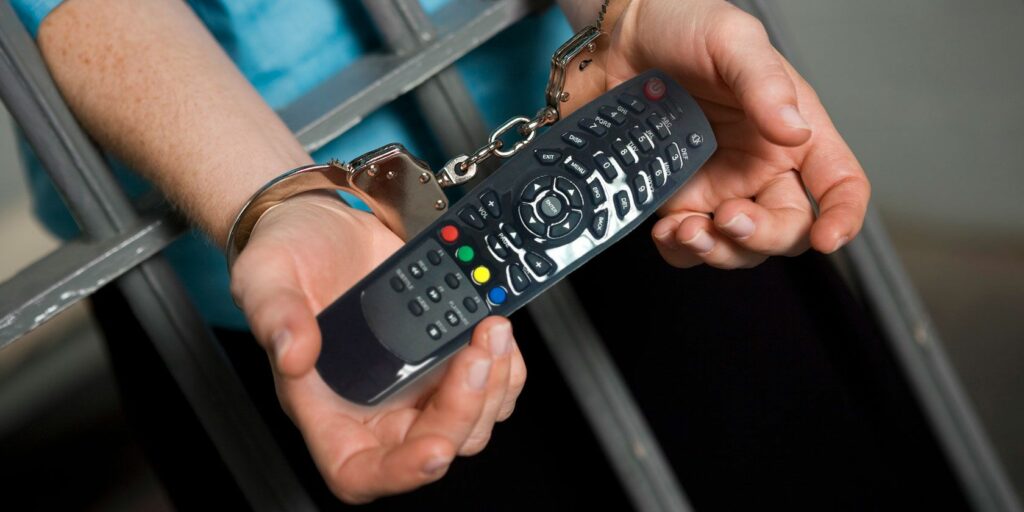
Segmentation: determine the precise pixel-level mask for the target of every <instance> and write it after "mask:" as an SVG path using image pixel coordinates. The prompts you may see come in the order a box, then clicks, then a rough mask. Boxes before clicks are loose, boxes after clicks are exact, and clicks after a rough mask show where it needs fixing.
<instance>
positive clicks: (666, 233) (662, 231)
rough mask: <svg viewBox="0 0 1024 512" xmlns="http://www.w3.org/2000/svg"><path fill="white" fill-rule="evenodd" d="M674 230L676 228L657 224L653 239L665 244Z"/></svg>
mask: <svg viewBox="0 0 1024 512" xmlns="http://www.w3.org/2000/svg"><path fill="white" fill-rule="evenodd" d="M675 230H676V226H674V225H668V226H662V225H661V224H659V225H657V226H654V238H657V239H658V241H659V242H667V241H668V240H669V237H670V236H672V232H673V231H675Z"/></svg>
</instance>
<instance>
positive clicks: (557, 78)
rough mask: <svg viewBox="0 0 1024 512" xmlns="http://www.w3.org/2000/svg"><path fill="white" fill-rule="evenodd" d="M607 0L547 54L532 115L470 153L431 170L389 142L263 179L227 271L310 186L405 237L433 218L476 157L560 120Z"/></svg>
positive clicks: (241, 221) (231, 247) (498, 151)
mask: <svg viewBox="0 0 1024 512" xmlns="http://www.w3.org/2000/svg"><path fill="white" fill-rule="evenodd" d="M608 4H609V1H608V0H605V1H604V2H603V4H602V6H601V10H600V14H599V15H598V18H597V21H596V22H595V23H594V24H592V25H588V26H586V27H584V28H583V29H582V30H580V31H579V32H577V33H576V34H575V35H574V36H573V37H572V38H570V39H569V40H568V41H566V42H565V43H564V44H562V46H560V47H559V48H558V49H557V50H556V51H555V53H554V54H553V55H552V56H551V72H550V75H549V78H548V85H547V88H546V89H545V99H546V103H547V105H546V106H545V107H543V108H542V109H540V111H538V112H537V114H536V115H535V116H534V117H533V118H532V119H531V118H528V117H525V116H516V117H513V118H511V119H509V120H508V121H506V122H505V123H503V124H502V125H501V126H499V127H498V128H497V129H495V130H494V132H492V133H491V135H490V136H489V137H488V139H487V144H485V145H484V146H482V147H481V148H479V149H478V150H477V151H475V152H474V153H472V154H467V155H459V156H457V157H455V158H453V159H451V160H450V161H448V163H447V164H445V165H444V167H442V168H441V170H440V171H439V172H438V173H437V174H436V175H435V174H434V173H433V172H431V170H430V167H429V166H428V165H427V163H426V162H424V161H422V160H420V159H418V158H416V157H415V156H413V155H412V154H411V153H410V152H409V151H408V150H406V149H405V147H404V146H402V145H401V144H397V143H394V144H388V145H386V146H383V147H380V148H377V149H375V150H373V151H370V152H368V153H365V154H363V155H361V156H359V157H357V158H356V159H355V160H352V161H351V162H349V163H343V162H339V161H337V160H332V161H330V162H328V163H326V164H313V165H306V166H302V167H298V168H295V169H292V170H290V171H288V172H286V173H284V174H282V175H280V176H278V177H277V178H275V179H273V180H271V181H270V182H268V183H267V184H266V185H264V186H263V187H261V188H260V189H259V190H258V191H256V193H255V194H253V195H252V197H250V198H249V200H248V201H246V203H245V204H244V205H243V206H242V209H241V210H240V211H239V212H238V215H237V216H236V217H235V221H234V223H233V224H232V225H231V230H230V231H229V233H228V240H227V264H228V271H229V272H230V270H231V267H232V266H233V265H234V262H235V260H236V259H237V258H238V255H239V254H240V253H241V252H242V249H244V248H245V246H246V244H247V243H248V241H249V237H250V236H251V235H252V232H253V229H254V228H255V227H256V224H257V223H258V222H259V220H260V218H262V216H263V215H264V214H265V213H267V211H269V210H270V209H271V208H273V207H275V206H277V205H279V204H281V203H283V202H284V201H285V200H287V199H288V198H291V197H294V196H296V195H299V194H302V193H305V192H310V191H314V190H333V191H336V192H337V191H340V192H347V193H349V194H352V195H353V196H355V197H356V198H358V199H360V200H361V201H363V202H364V203H366V204H367V206H369V207H370V210H371V212H372V213H373V214H374V215H376V216H377V218H378V219H380V221H381V222H382V223H383V224H384V225H385V226H387V227H388V229H390V230H391V231H393V232H394V233H395V234H396V235H398V236H399V238H401V239H402V240H408V239H410V238H412V237H413V236H415V235H416V234H418V233H419V232H420V231H422V230H423V229H424V228H426V227H427V226H428V225H430V223H431V222H433V221H434V220H435V219H436V218H437V217H438V216H440V215H441V214H443V213H444V212H445V211H446V210H447V209H448V198H447V196H445V194H444V191H443V190H442V189H443V188H447V187H451V186H456V185H461V184H463V183H465V182H467V181H469V180H470V179H472V178H473V177H474V176H475V175H476V170H477V164H479V163H480V162H482V161H483V160H485V159H487V158H488V157H490V156H491V155H497V156H499V157H501V158H508V157H511V156H512V155H514V154H516V153H517V152H519V151H520V150H521V149H522V148H523V147H525V146H526V145H528V144H529V143H530V142H531V141H533V139H534V137H536V135H537V130H538V129H540V128H541V127H543V126H547V125H549V124H552V123H554V122H555V121H557V120H558V119H559V118H560V116H561V107H562V104H563V103H566V102H568V101H569V100H570V95H569V93H568V92H567V84H568V83H570V82H574V81H575V80H578V79H579V77H580V75H581V74H582V71H583V70H584V69H586V67H587V65H588V64H589V62H590V61H589V60H587V59H581V60H580V62H579V65H578V66H576V67H575V69H576V70H577V71H576V72H573V67H570V64H572V63H573V62H574V61H576V60H577V59H578V58H579V57H580V56H581V55H583V54H584V52H587V53H593V52H595V51H597V49H598V44H600V42H599V39H600V37H601V35H602V34H604V32H603V31H602V29H601V25H602V23H603V21H604V17H605V12H606V11H607V9H608ZM513 128H516V129H517V131H518V133H519V135H521V136H522V137H523V138H522V139H520V140H518V141H516V142H515V143H513V144H512V146H511V147H510V148H508V149H504V145H505V144H504V142H502V140H501V137H502V136H503V135H505V134H506V133H507V132H509V131H510V130H512V129H513Z"/></svg>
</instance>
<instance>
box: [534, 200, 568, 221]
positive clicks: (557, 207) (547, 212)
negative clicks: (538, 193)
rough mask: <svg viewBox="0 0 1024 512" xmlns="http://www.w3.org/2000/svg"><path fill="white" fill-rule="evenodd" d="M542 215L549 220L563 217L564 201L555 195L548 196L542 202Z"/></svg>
mask: <svg viewBox="0 0 1024 512" xmlns="http://www.w3.org/2000/svg"><path fill="white" fill-rule="evenodd" d="M539 209H540V213H541V215H543V216H544V217H547V218H548V219H552V220H553V219H557V218H558V217H560V216H561V215H562V210H564V209H565V205H564V204H563V203H562V200H561V199H559V197H558V196H556V195H554V194H548V195H547V197H545V198H544V199H541V201H540V208H539Z"/></svg>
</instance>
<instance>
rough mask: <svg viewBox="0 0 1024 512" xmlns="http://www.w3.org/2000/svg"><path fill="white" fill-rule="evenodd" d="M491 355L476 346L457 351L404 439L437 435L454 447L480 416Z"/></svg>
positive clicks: (462, 442) (484, 400)
mask: <svg viewBox="0 0 1024 512" xmlns="http://www.w3.org/2000/svg"><path fill="white" fill-rule="evenodd" d="M491 366H492V363H491V356H490V354H489V353H488V352H487V351H486V350H484V349H483V348H480V347H478V346H468V347H466V348H464V349H462V351H461V352H459V353H458V354H457V355H456V356H455V358H454V360H453V361H452V362H451V364H450V365H449V366H448V368H447V372H446V374H445V376H444V378H443V379H442V380H441V383H440V384H439V385H438V387H437V390H436V391H434V394H433V395H432V396H431V397H430V399H429V400H427V402H426V404H424V406H423V412H422V413H420V416H419V418H418V419H417V420H416V422H415V423H414V424H413V425H412V427H410V428H409V433H408V434H407V436H406V439H407V440H414V439H418V438H420V437H424V436H441V437H444V438H446V439H448V441H449V442H450V443H451V444H452V446H453V447H455V449H456V450H457V449H458V448H459V447H461V446H462V445H463V444H464V443H465V442H466V439H468V438H469V435H470V433H472V432H473V427H474V426H475V425H476V423H477V421H478V420H479V419H480V415H481V413H482V412H483V409H484V405H485V403H486V399H487V383H488V380H489V378H490V373H491Z"/></svg>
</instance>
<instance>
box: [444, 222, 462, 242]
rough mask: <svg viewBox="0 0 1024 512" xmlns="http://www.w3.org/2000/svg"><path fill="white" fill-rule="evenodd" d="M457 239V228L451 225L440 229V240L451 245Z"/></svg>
mask: <svg viewBox="0 0 1024 512" xmlns="http://www.w3.org/2000/svg"><path fill="white" fill-rule="evenodd" d="M458 239H459V228H457V227H455V226H452V225H451V224H449V225H447V226H445V227H443V228H441V240H444V241H445V242H448V243H452V242H454V241H456V240H458Z"/></svg>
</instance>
